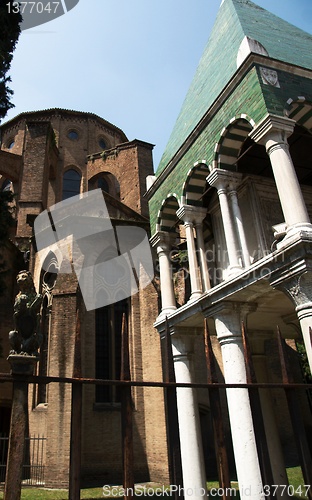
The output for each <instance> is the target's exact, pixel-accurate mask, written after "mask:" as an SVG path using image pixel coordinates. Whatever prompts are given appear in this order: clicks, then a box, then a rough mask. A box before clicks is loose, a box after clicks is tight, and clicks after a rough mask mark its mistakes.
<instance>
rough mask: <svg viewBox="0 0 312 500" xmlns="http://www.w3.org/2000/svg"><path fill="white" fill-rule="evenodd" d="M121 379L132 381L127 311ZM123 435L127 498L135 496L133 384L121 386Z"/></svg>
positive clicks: (130, 498) (123, 326)
mask: <svg viewBox="0 0 312 500" xmlns="http://www.w3.org/2000/svg"><path fill="white" fill-rule="evenodd" d="M120 380H124V381H131V372H130V355H129V335H128V326H127V321H126V315H125V313H124V314H123V315H122V328H121V372H120ZM120 390H121V435H122V470H123V487H124V490H125V495H124V498H125V500H132V498H133V497H134V495H133V492H134V479H133V432H132V397H131V386H130V385H129V386H128V385H124V386H121V388H120Z"/></svg>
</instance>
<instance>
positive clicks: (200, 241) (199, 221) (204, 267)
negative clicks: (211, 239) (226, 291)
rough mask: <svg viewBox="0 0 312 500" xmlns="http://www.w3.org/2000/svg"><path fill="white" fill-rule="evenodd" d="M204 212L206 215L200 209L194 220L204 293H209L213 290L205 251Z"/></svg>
mask: <svg viewBox="0 0 312 500" xmlns="http://www.w3.org/2000/svg"><path fill="white" fill-rule="evenodd" d="M203 210H204V214H203V213H202V212H201V210H199V209H198V213H197V214H196V217H195V218H194V225H195V232H196V241H197V249H198V252H199V265H200V271H201V277H202V284H203V289H204V292H207V291H208V290H210V288H211V284H210V278H209V269H208V264H207V258H206V249H205V241H204V231H203V220H204V218H205V216H206V213H207V211H206V209H203Z"/></svg>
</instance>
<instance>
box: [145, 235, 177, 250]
mask: <svg viewBox="0 0 312 500" xmlns="http://www.w3.org/2000/svg"><path fill="white" fill-rule="evenodd" d="M176 238H177V233H176V232H168V231H158V232H157V233H155V234H154V235H153V236H152V237H151V238H150V244H151V246H152V248H162V249H163V250H166V249H167V250H170V249H171V246H172V245H173V243H174V242H175V240H176Z"/></svg>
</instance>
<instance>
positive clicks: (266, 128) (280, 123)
mask: <svg viewBox="0 0 312 500" xmlns="http://www.w3.org/2000/svg"><path fill="white" fill-rule="evenodd" d="M294 126H295V122H294V120H290V119H289V118H285V117H281V116H275V115H267V116H266V117H265V118H264V119H263V120H262V121H261V122H260V123H259V124H258V126H257V127H256V128H255V129H254V130H253V131H252V132H251V133H250V134H249V135H250V137H251V138H252V139H254V140H255V141H256V142H259V143H260V144H263V145H264V146H265V148H266V151H267V153H268V155H269V157H270V162H271V165H272V170H273V174H274V178H275V183H276V187H277V191H278V195H279V198H280V202H281V206H282V210H283V214H284V217H285V222H286V224H287V232H288V233H290V234H293V233H294V232H296V231H298V230H301V229H302V230H305V231H307V230H308V231H312V225H311V224H310V218H309V215H308V212H307V208H306V205H305V202H304V199H303V195H302V191H301V188H300V185H299V181H298V178H297V174H296V171H295V168H294V165H293V162H292V158H291V156H290V153H289V145H288V142H287V138H288V137H289V136H290V135H291V134H292V132H293V130H294Z"/></svg>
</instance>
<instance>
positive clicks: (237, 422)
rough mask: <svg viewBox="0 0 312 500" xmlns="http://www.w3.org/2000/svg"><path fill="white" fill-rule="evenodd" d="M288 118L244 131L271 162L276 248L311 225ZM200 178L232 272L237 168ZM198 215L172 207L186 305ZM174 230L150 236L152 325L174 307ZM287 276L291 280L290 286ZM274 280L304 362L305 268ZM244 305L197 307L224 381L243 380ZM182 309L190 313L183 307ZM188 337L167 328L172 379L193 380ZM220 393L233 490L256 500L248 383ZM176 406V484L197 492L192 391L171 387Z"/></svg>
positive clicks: (237, 231)
mask: <svg viewBox="0 0 312 500" xmlns="http://www.w3.org/2000/svg"><path fill="white" fill-rule="evenodd" d="M294 125H295V122H293V120H289V119H287V118H283V117H276V116H272V115H268V116H267V117H266V118H265V119H264V120H263V121H262V122H261V123H260V124H259V125H258V126H257V127H256V128H255V129H254V130H253V131H252V132H251V134H250V136H251V138H252V139H254V140H255V141H256V142H258V143H260V144H263V145H265V147H266V151H267V153H268V155H269V158H270V161H271V164H272V170H273V174H274V178H275V182H276V187H277V191H278V195H279V198H280V202H281V207H282V211H283V214H284V217H285V224H286V227H287V230H286V237H285V239H284V241H283V242H281V244H280V245H281V247H283V245H285V249H286V247H287V245H288V243H289V241H290V240H291V239H292V238H293V237H298V234H302V232H304V234H308V237H311V238H312V225H311V223H310V219H309V216H308V212H307V208H306V206H305V202H304V199H303V196H302V192H301V189H300V186H299V182H298V179H297V175H296V171H295V168H294V165H293V162H292V159H291V156H290V153H289V146H288V142H287V137H289V135H290V134H291V133H292V131H293V129H294ZM207 181H208V183H209V184H210V185H211V186H213V187H215V188H216V190H217V194H218V197H219V203H220V211H221V216H222V223H223V227H224V234H225V242H226V250H227V253H228V260H229V271H230V272H229V277H231V278H232V277H233V278H235V277H237V279H239V276H238V275H239V273H240V272H242V270H243V269H244V268H246V267H248V266H250V256H249V252H248V247H247V241H246V235H245V231H244V225H243V220H242V214H241V211H240V207H239V202H238V195H237V189H238V187H239V184H240V182H241V174H239V173H237V172H230V171H226V170H223V169H219V168H214V169H213V170H212V171H211V172H210V173H209V175H208V177H207ZM205 215H206V209H204V208H199V207H194V206H191V205H182V206H180V208H179V209H178V211H177V217H178V218H179V219H180V220H182V221H183V223H184V226H185V234H186V241H187V251H188V260H189V267H190V268H189V272H190V282H191V296H190V299H189V304H190V306H191V305H192V303H194V301H198V300H200V299H201V297H202V296H203V294H205V292H207V291H209V289H210V279H209V270H208V265H207V260H206V258H205V244H204V237H203V225H202V222H203V220H204V218H205ZM176 237H177V233H174V232H172V233H167V232H164V231H159V232H157V233H156V234H155V235H154V236H153V238H152V239H151V243H152V245H153V246H154V247H156V249H157V254H158V258H159V267H160V284H161V301H162V302H161V307H162V310H161V314H160V316H159V318H158V321H157V323H158V324H160V323H161V322H162V319H164V318H165V316H168V315H170V314H172V313H174V311H175V310H176V301H175V295H174V287H173V280H172V270H171V262H170V250H171V245H172V244H173V243H174V241H175V239H176ZM195 237H196V242H195ZM196 247H197V248H196ZM293 280H295V281H296V280H297V281H296V282H295V285H294V282H293ZM310 283H311V286H310ZM296 284H297V288H296ZM273 286H274V284H273ZM277 286H278V287H279V288H281V289H283V290H284V291H285V293H288V295H289V296H290V297H291V298H292V299H293V302H294V304H295V306H296V311H297V314H298V318H299V321H300V324H301V327H302V330H303V336H304V339H305V343H306V348H307V353H308V357H309V360H310V365H311V366H312V343H311V339H310V333H309V326H310V325H311V322H310V320H311V318H312V301H311V299H310V297H311V295H309V294H310V292H312V279H310V273H307V269H303V270H302V271H301V273H300V274H299V275H298V276H297V274H296V275H295V277H293V276H287V279H283V277H282V278H281V279H280V280H278V284H277ZM300 287H301V288H300ZM243 306H244V307H243ZM244 308H245V305H243V304H238V303H235V302H231V301H229V300H228V301H227V302H220V303H218V304H217V306H214V307H212V308H210V309H209V308H208V309H207V311H205V315H206V316H207V317H210V318H211V317H213V318H214V321H215V329H216V334H217V338H218V340H219V343H220V346H221V353H222V361H223V369H224V380H225V383H229V384H230V383H244V382H246V368H245V361H244V356H243V349H242V337H241V319H242V317H241V315H242V311H243V309H244ZM190 311H191V309H190ZM190 314H192V313H191V312H190ZM311 326H312V325H311ZM193 341H194V333H193V331H192V330H191V329H188V331H187V333H184V334H183V335H181V334H180V333H178V331H175V330H174V328H173V331H172V346H173V347H172V348H173V356H174V362H175V370H176V378H177V381H178V382H192V381H194V378H193V355H192V353H193V351H192V349H193ZM226 392H227V402H228V408H229V418H230V426H231V433H232V441H233V449H234V456H235V462H236V469H237V475H238V482H239V485H240V495H241V498H242V499H244V498H247V496H248V498H249V499H254V500H260V499H261V500H262V499H264V493H263V485H262V479H261V473H260V467H259V461H258V454H257V448H256V442H255V433H254V427H253V421H252V415H251V409H250V403H249V395H248V390H247V389H244V388H241V389H240V388H237V389H227V391H226ZM262 401H263V406H264V407H265V417H264V418H265V421H266V422H270V421H271V420H272V418H273V417H272V415H273V413H272V409H271V408H270V402H269V399H268V398H267V396H265V395H263V396H262ZM178 413H179V426H180V435H181V450H182V467H183V479H184V487H185V489H186V490H187V489H189V491H193V493H194V492H195V491H196V489H197V491H200V489H201V488H204V486H205V476H204V470H203V459H202V448H201V446H202V445H201V437H200V429H199V415H198V405H197V402H196V392H195V391H194V390H193V389H183V390H180V389H179V390H178ZM270 425H271V424H270ZM274 450H275V451H274ZM274 450H273V448H272V446H271V447H269V452H270V455H271V458H272V464H275V465H274V467H273V469H274V470H275V473H274V470H273V473H274V475H275V477H277V476H279V477H281V476H283V474H284V472H283V468H280V467H279V466H278V463H279V461H280V459H279V456H278V453H279V451H276V450H278V448H277V447H276V446H275V447H274ZM246 464H248V466H246ZM247 487H248V488H247ZM200 496H201V495H198V496H196V495H194V494H192V495H191V497H192V498H194V499H196V498H198V499H199V498H200ZM186 497H187V495H186ZM201 497H202V496H201Z"/></svg>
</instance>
